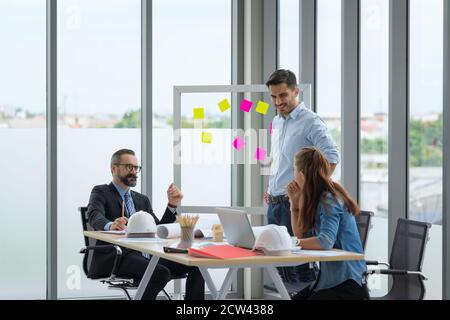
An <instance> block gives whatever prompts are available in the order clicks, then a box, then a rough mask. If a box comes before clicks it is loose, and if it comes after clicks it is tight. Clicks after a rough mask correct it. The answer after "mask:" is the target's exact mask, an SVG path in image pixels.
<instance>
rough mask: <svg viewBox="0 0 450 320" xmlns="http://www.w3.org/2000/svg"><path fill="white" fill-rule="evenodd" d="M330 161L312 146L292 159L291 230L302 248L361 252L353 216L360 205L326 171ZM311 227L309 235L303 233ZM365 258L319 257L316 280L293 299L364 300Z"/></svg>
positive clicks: (290, 192)
mask: <svg viewBox="0 0 450 320" xmlns="http://www.w3.org/2000/svg"><path fill="white" fill-rule="evenodd" d="M329 170H330V166H329V164H328V161H327V160H326V158H325V156H324V155H323V154H322V152H321V151H320V150H319V149H317V148H314V147H308V148H304V149H302V150H301V151H300V152H299V153H297V155H296V156H295V159H294V180H293V181H292V182H291V183H290V184H289V185H288V186H287V192H288V195H289V200H290V202H291V222H292V230H293V232H294V234H295V236H296V237H297V238H299V239H300V240H299V246H300V247H302V248H303V249H311V250H321V249H323V250H329V249H332V248H336V249H342V250H345V251H351V252H357V253H363V249H362V245H361V240H360V238H359V233H358V229H357V226H356V221H355V215H357V214H358V213H359V207H358V205H357V204H356V202H355V201H354V200H353V199H352V198H351V197H350V195H349V194H348V192H347V191H346V190H345V189H344V188H343V187H342V186H341V185H340V184H338V183H336V182H334V181H332V180H331V178H330V177H329V175H328V172H329ZM311 229H313V231H314V232H313V237H309V238H303V234H304V233H305V232H306V231H307V230H311ZM364 271H366V265H365V262H364V261H363V260H355V261H336V262H322V263H321V264H320V275H319V279H318V280H317V281H316V283H314V284H313V285H312V286H311V287H308V288H305V289H304V290H302V291H300V292H299V293H298V294H297V295H295V296H294V297H293V299H297V300H305V299H311V300H313V299H314V300H319V299H352V300H353V299H366V298H367V293H366V290H365V289H364V288H363V286H362V283H361V280H362V273H363V272H364Z"/></svg>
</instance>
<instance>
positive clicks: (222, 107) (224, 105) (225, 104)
mask: <svg viewBox="0 0 450 320" xmlns="http://www.w3.org/2000/svg"><path fill="white" fill-rule="evenodd" d="M230 108H231V106H230V103H229V102H228V99H223V100H222V101H220V102H219V109H220V111H222V112H225V111H227V110H228V109H230Z"/></svg>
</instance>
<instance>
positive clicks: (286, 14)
mask: <svg viewBox="0 0 450 320" xmlns="http://www.w3.org/2000/svg"><path fill="white" fill-rule="evenodd" d="M279 3H280V4H279V11H280V14H279V16H280V26H279V30H280V31H279V37H280V44H279V45H280V50H279V52H280V53H279V60H280V62H279V68H280V69H288V70H291V71H292V72H294V73H295V75H296V76H297V78H298V81H299V82H301V80H302V79H299V78H300V74H299V72H300V69H299V49H300V44H299V39H300V35H299V30H300V29H299V23H300V18H299V10H300V8H299V3H300V2H299V1H298V0H279Z"/></svg>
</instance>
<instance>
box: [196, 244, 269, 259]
mask: <svg viewBox="0 0 450 320" xmlns="http://www.w3.org/2000/svg"><path fill="white" fill-rule="evenodd" d="M188 254H189V255H190V256H193V257H199V258H211V259H233V258H244V257H254V256H259V255H260V254H259V253H256V252H254V251H252V250H248V249H242V248H239V247H234V246H231V245H228V244H223V245H217V246H216V245H212V246H207V247H203V248H200V249H196V248H189V249H188Z"/></svg>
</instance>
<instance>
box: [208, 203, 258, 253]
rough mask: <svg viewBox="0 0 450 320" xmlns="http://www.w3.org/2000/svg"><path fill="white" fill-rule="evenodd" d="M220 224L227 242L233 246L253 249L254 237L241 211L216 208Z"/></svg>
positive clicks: (244, 213) (245, 214) (244, 214)
mask: <svg viewBox="0 0 450 320" xmlns="http://www.w3.org/2000/svg"><path fill="white" fill-rule="evenodd" d="M217 214H218V216H219V219H220V223H221V224H222V226H223V230H224V232H225V236H226V237H227V242H228V243H229V244H231V245H233V246H236V247H241V248H246V249H253V246H254V244H255V235H254V234H253V230H252V226H251V224H250V221H249V220H248V217H247V213H246V212H245V211H243V210H236V209H228V208H217Z"/></svg>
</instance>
